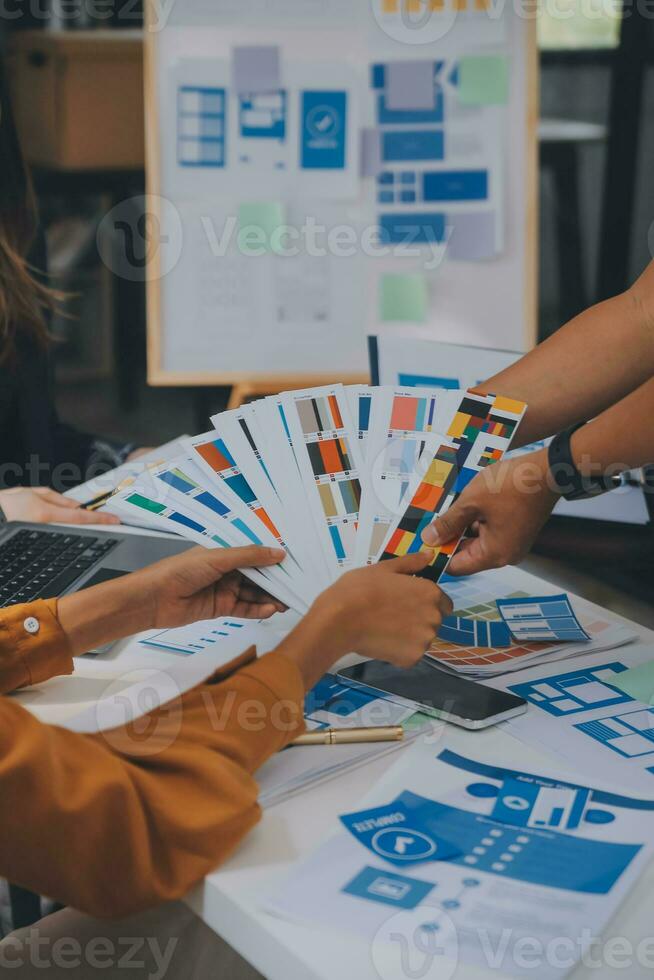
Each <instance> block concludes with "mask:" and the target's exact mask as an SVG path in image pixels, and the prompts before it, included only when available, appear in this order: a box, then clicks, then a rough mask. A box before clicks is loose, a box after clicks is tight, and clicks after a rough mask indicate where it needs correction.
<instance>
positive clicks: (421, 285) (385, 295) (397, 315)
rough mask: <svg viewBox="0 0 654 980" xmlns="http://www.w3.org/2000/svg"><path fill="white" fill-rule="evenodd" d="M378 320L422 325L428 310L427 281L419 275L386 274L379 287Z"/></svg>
mask: <svg viewBox="0 0 654 980" xmlns="http://www.w3.org/2000/svg"><path fill="white" fill-rule="evenodd" d="M379 292H380V295H379V304H380V319H381V320H383V321H384V322H387V321H389V320H404V321H406V322H409V323H424V322H425V321H426V319H427V313H428V310H429V290H428V288H427V279H426V277H425V276H423V275H421V274H420V273H417V272H416V273H412V274H410V275H409V274H404V275H400V274H395V273H388V274H386V275H383V276H382V277H381V281H380V287H379Z"/></svg>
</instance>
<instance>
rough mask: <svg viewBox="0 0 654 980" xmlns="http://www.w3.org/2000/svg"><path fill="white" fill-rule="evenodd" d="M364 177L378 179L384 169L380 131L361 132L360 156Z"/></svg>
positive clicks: (366, 130) (364, 130)
mask: <svg viewBox="0 0 654 980" xmlns="http://www.w3.org/2000/svg"><path fill="white" fill-rule="evenodd" d="M359 161H360V173H361V176H362V177H376V176H377V174H379V173H380V171H381V169H382V158H381V133H380V131H379V130H378V129H362V130H361V152H360V154H359Z"/></svg>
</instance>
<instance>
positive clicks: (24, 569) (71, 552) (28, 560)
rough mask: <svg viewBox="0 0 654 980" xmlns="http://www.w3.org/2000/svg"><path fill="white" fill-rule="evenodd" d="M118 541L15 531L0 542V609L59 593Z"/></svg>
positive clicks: (52, 532) (53, 533)
mask: <svg viewBox="0 0 654 980" xmlns="http://www.w3.org/2000/svg"><path fill="white" fill-rule="evenodd" d="M118 543H119V539H118V538H106V537H104V536H103V537H98V538H94V537H92V536H91V535H81V534H67V533H64V532H60V531H31V530H28V529H24V530H22V531H18V532H17V533H16V534H13V535H12V536H11V537H10V538H8V539H7V540H6V541H4V542H2V543H1V544H0V608H3V607H4V606H14V605H16V604H17V603H19V602H31V601H32V600H33V599H51V598H53V597H55V596H59V595H61V593H62V592H63V591H64V590H65V589H67V588H68V587H69V586H70V585H72V584H73V583H74V582H76V581H77V579H78V578H80V577H81V576H82V575H83V574H84V573H85V572H86V571H88V569H89V568H90V567H91V566H92V565H95V564H96V563H97V562H98V561H100V559H101V558H104V556H105V555H106V554H107V553H108V552H109V551H111V549H112V548H114V547H115V546H116V545H117V544H118Z"/></svg>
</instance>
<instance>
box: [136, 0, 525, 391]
mask: <svg viewBox="0 0 654 980" xmlns="http://www.w3.org/2000/svg"><path fill="white" fill-rule="evenodd" d="M496 8H497V5H492V4H490V3H489V2H488V0H355V2H352V0H316V2H311V3H307V2H306V0H267V2H265V3H264V2H262V0H238V2H236V0H176V2H175V4H172V5H170V7H168V6H167V5H163V6H162V5H160V4H157V3H156V2H155V0H147V2H146V31H145V36H146V41H145V44H146V81H145V84H146V145H147V152H146V158H147V162H146V166H147V192H148V198H147V208H146V210H147V214H148V222H149V225H148V227H149V229H150V242H149V245H150V250H151V255H150V256H149V262H148V266H147V287H148V378H149V381H150V383H152V384H236V383H244V382H253V381H254V382H256V381H257V380H259V381H264V382H266V383H270V384H274V383H275V379H280V380H281V379H283V381H284V383H285V384H286V385H288V383H289V381H292V380H294V379H298V380H300V379H301V380H302V382H304V383H309V382H311V383H316V382H318V381H320V380H335V379H336V380H342V381H352V380H362V379H363V378H364V377H366V375H367V349H366V336H367V335H368V334H371V333H374V334H381V333H383V331H384V330H385V329H392V330H396V329H397V328H400V329H401V328H402V327H408V328H411V329H415V328H416V326H418V327H419V328H420V329H421V330H424V331H425V333H426V334H427V335H428V336H430V337H432V338H434V339H438V340H441V341H451V342H456V343H466V344H472V345H478V346H481V347H492V348H506V349H514V350H525V349H528V348H529V347H530V346H532V344H533V342H534V340H535V323H536V285H535V283H536V241H535V239H536V199H537V194H536V123H537V101H538V96H537V74H536V47H535V21H534V20H533V19H530V18H525V17H524V16H518V14H517V13H516V10H515V9H514V5H510V4H506V5H502V9H501V11H500V10H498V9H496Z"/></svg>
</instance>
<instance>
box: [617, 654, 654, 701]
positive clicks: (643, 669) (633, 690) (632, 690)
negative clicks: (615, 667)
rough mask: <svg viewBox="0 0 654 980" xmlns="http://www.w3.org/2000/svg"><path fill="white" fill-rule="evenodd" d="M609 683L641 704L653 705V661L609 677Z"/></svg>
mask: <svg viewBox="0 0 654 980" xmlns="http://www.w3.org/2000/svg"><path fill="white" fill-rule="evenodd" d="M610 683H611V686H612V687H618V688H620V690H621V691H624V693H625V694H628V695H629V697H632V698H636V700H637V701H642V702H643V704H652V703H654V660H650V662H649V663H647V664H641V665H640V667H632V668H631V670H625V671H624V672H623V673H621V674H616V675H615V677H611V680H610Z"/></svg>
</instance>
